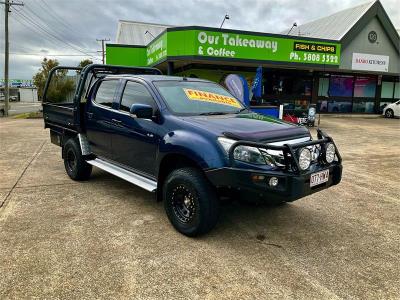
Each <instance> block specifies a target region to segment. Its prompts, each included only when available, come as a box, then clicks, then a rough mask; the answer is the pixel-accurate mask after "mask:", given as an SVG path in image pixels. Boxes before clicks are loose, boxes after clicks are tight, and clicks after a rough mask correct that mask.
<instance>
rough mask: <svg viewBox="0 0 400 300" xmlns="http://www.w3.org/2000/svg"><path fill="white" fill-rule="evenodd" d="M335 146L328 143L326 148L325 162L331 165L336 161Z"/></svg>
mask: <svg viewBox="0 0 400 300" xmlns="http://www.w3.org/2000/svg"><path fill="white" fill-rule="evenodd" d="M335 152H336V149H335V145H334V144H332V143H328V144H326V146H325V161H326V162H327V163H328V164H330V163H331V162H333V160H334V159H335Z"/></svg>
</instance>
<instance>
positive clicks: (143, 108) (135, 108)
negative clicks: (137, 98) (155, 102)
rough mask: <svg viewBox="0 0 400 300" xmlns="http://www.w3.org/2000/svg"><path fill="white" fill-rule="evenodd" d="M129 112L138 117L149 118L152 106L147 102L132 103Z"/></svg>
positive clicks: (151, 115) (151, 113)
mask: <svg viewBox="0 0 400 300" xmlns="http://www.w3.org/2000/svg"><path fill="white" fill-rule="evenodd" d="M129 113H130V114H131V115H135V116H136V117H137V118H140V119H151V118H152V117H153V108H152V107H151V106H150V105H147V104H132V106H131V109H130V111H129Z"/></svg>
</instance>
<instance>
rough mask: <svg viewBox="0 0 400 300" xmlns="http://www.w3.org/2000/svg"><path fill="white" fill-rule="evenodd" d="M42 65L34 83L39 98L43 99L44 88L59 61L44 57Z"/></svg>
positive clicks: (34, 77)
mask: <svg viewBox="0 0 400 300" xmlns="http://www.w3.org/2000/svg"><path fill="white" fill-rule="evenodd" d="M41 65H42V67H41V68H40V69H39V72H37V73H36V74H35V75H34V76H33V83H34V85H35V86H36V88H37V91H38V97H39V99H40V100H43V90H44V86H45V84H46V80H47V77H48V76H49V73H50V70H51V69H53V68H54V67H57V66H58V65H59V63H58V61H57V60H56V59H47V58H44V59H43V61H42V63H41Z"/></svg>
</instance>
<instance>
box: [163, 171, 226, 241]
mask: <svg viewBox="0 0 400 300" xmlns="http://www.w3.org/2000/svg"><path fill="white" fill-rule="evenodd" d="M163 200H164V207H165V211H166V213H167V216H168V219H169V220H170V222H171V223H172V225H173V226H174V228H175V229H176V230H177V231H179V232H180V233H182V234H184V235H187V236H192V237H193V236H198V235H201V234H205V233H207V232H209V231H210V230H211V229H212V228H214V226H215V225H216V223H217V221H218V216H219V201H218V197H217V194H216V191H215V189H214V188H213V186H212V185H211V184H210V183H209V182H208V181H207V179H206V178H205V177H204V175H203V174H202V172H201V171H199V170H198V169H196V168H181V169H177V170H174V171H172V172H171V173H170V174H169V175H168V177H167V178H166V180H165V182H164V187H163Z"/></svg>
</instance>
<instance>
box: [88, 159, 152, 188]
mask: <svg viewBox="0 0 400 300" xmlns="http://www.w3.org/2000/svg"><path fill="white" fill-rule="evenodd" d="M86 162H87V163H88V164H91V165H92V166H95V167H98V168H99V169H102V170H104V171H106V172H108V173H110V174H113V175H115V176H117V177H119V178H121V179H124V180H126V181H129V182H130V183H133V184H135V185H137V186H139V187H141V188H143V189H145V190H146V191H149V192H155V191H156V189H157V182H156V181H154V180H151V179H148V178H146V177H143V176H141V175H138V174H136V173H133V172H130V171H128V170H125V169H123V168H121V167H118V166H116V165H113V164H111V163H109V162H106V161H104V160H102V159H99V158H96V159H93V160H88V161H86Z"/></svg>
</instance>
